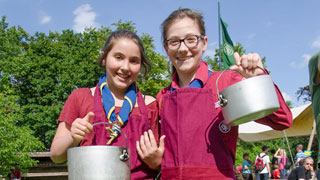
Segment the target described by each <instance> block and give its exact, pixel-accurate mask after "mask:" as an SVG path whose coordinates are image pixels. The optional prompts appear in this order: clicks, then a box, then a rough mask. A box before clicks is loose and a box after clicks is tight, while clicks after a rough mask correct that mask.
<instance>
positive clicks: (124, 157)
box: [92, 122, 130, 161]
mask: <svg viewBox="0 0 320 180" xmlns="http://www.w3.org/2000/svg"><path fill="white" fill-rule="evenodd" d="M99 124H108V125H111V126H113V127H114V128H116V129H117V130H119V131H120V132H121V133H122V134H123V135H124V139H125V142H126V147H125V148H124V149H123V152H122V154H121V155H120V157H119V158H120V160H121V161H127V160H128V159H129V158H130V156H129V153H128V142H127V135H126V134H125V133H124V132H123V131H122V130H121V128H120V127H119V126H118V125H117V124H111V123H107V122H98V123H94V124H93V125H92V126H95V125H99Z"/></svg>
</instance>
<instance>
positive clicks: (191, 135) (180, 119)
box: [157, 8, 292, 180]
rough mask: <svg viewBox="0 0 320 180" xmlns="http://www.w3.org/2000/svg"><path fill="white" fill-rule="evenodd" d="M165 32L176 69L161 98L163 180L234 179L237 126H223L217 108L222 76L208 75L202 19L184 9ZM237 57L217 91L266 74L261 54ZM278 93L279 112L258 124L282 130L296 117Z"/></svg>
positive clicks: (170, 19) (174, 15)
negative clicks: (163, 139)
mask: <svg viewBox="0 0 320 180" xmlns="http://www.w3.org/2000/svg"><path fill="white" fill-rule="evenodd" d="M161 29H162V37H163V46H164V49H165V51H166V53H167V55H168V57H169V59H170V62H171V63H172V65H173V75H172V82H171V84H170V85H169V86H168V87H166V88H164V89H163V90H161V91H160V92H159V93H158V95H157V102H158V104H159V112H160V119H161V134H162V135H165V136H166V141H165V151H164V156H163V159H162V162H161V175H162V176H161V178H162V179H187V178H188V179H219V180H220V179H224V180H228V179H235V173H234V170H233V165H234V162H235V153H236V146H237V139H238V126H233V127H231V126H228V125H227V124H226V123H225V121H224V117H223V115H222V112H221V106H220V105H219V103H217V102H218V97H217V90H216V89H217V87H216V81H217V78H218V77H219V75H220V74H221V73H222V72H212V71H210V70H209V67H208V64H207V63H206V62H205V61H202V56H203V53H204V52H205V51H206V49H207V46H208V37H207V36H206V30H205V25H204V21H203V16H202V15H201V13H199V12H196V11H194V10H191V9H188V8H180V9H177V10H175V11H173V12H172V13H171V14H170V15H169V16H168V17H167V18H166V19H165V20H164V21H163V23H162V26H161ZM234 57H235V62H236V64H235V65H233V66H230V69H231V70H232V71H225V72H224V73H223V76H221V77H220V79H219V83H218V87H219V90H223V89H225V88H227V87H229V86H230V85H232V84H234V83H237V82H239V81H241V80H243V79H246V78H251V77H255V76H259V75H264V74H265V72H264V71H263V70H261V69H260V68H259V67H262V68H263V64H262V61H261V58H260V56H259V55H258V54H257V53H249V54H244V55H242V56H240V55H239V54H238V53H234ZM258 66H259V67H258ZM275 89H276V91H277V95H278V96H277V97H278V100H279V103H280V108H279V109H278V110H277V111H276V112H274V113H272V114H271V115H269V116H267V117H265V118H262V119H259V120H257V121H256V122H258V123H262V124H265V125H268V126H271V127H272V128H273V129H276V130H283V129H285V128H288V127H290V125H291V124H292V114H291V111H290V109H289V107H288V106H287V104H286V103H285V101H284V99H283V97H282V96H281V93H280V91H279V90H278V88H277V87H276V86H275ZM243 105H245V104H243Z"/></svg>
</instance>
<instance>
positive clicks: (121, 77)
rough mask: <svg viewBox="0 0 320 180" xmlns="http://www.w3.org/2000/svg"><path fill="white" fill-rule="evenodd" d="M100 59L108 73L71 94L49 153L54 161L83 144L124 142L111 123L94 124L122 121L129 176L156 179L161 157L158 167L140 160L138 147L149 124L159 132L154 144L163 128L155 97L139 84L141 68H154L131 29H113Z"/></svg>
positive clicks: (121, 143) (117, 143) (149, 127)
mask: <svg viewBox="0 0 320 180" xmlns="http://www.w3.org/2000/svg"><path fill="white" fill-rule="evenodd" d="M97 62H98V65H99V66H100V67H101V68H102V69H103V70H105V71H106V74H105V75H103V76H101V77H100V79H99V83H98V84H97V86H96V87H93V88H80V89H77V90H75V91H73V92H72V94H71V95H70V96H69V98H68V100H67V101H66V103H65V105H64V107H63V110H62V112H61V114H60V117H59V119H58V120H59V125H58V129H57V132H56V135H55V137H54V139H53V142H52V145H51V150H50V153H51V158H52V160H53V161H54V162H56V163H60V162H64V161H66V159H67V150H68V148H70V147H73V146H75V145H76V146H77V145H79V144H80V146H88V145H106V144H110V145H114V146H123V147H124V146H125V143H124V136H123V135H122V134H118V132H117V131H116V130H114V129H112V127H109V126H106V125H96V126H94V127H93V126H92V124H93V123H97V122H108V121H109V122H112V123H114V124H117V125H119V126H120V127H121V128H122V130H123V131H124V133H126V135H127V136H128V147H129V149H130V162H131V179H152V177H153V176H155V175H156V174H157V171H155V170H153V169H157V168H158V167H159V164H160V162H158V163H156V164H157V165H156V166H154V164H152V163H153V162H151V163H150V161H148V159H145V163H144V162H142V161H141V160H140V159H139V158H138V155H137V152H136V146H135V145H136V144H135V143H136V141H137V140H139V139H140V136H141V135H142V134H143V133H144V132H146V131H147V130H149V129H151V130H152V131H153V133H152V134H154V135H155V137H153V136H152V140H153V141H154V142H153V143H155V139H158V131H159V130H158V128H159V127H158V110H157V104H156V101H155V98H153V97H151V96H144V95H142V94H141V92H140V91H139V89H138V88H137V87H136V84H135V81H136V79H137V77H138V74H139V72H140V69H141V67H142V68H143V70H144V72H145V74H147V73H148V71H149V70H150V67H151V65H150V62H149V60H148V59H147V58H146V55H145V51H144V47H143V45H142V42H141V40H140V39H139V37H138V36H137V35H136V34H134V33H133V32H131V31H128V30H119V31H115V32H113V33H111V35H110V36H109V37H108V39H107V40H106V43H105V45H104V48H103V51H102V53H101V55H100V57H99V59H98V61H97ZM132 106H134V107H132ZM106 127H109V131H110V132H109V131H107V130H106ZM151 130H149V133H151ZM146 134H147V133H146ZM163 146H164V145H163V139H162V140H161V144H160V147H159V148H158V147H157V148H156V151H160V152H161V151H163ZM161 147H162V149H161ZM160 154H161V153H160ZM160 161H161V159H160Z"/></svg>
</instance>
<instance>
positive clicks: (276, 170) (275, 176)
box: [273, 165, 282, 179]
mask: <svg viewBox="0 0 320 180" xmlns="http://www.w3.org/2000/svg"><path fill="white" fill-rule="evenodd" d="M273 179H282V178H280V171H279V166H278V165H274V166H273Z"/></svg>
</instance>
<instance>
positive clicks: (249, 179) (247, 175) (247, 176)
mask: <svg viewBox="0 0 320 180" xmlns="http://www.w3.org/2000/svg"><path fill="white" fill-rule="evenodd" d="M242 176H243V179H244V180H253V176H252V165H251V161H250V160H249V154H248V153H245V154H243V161H242Z"/></svg>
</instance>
